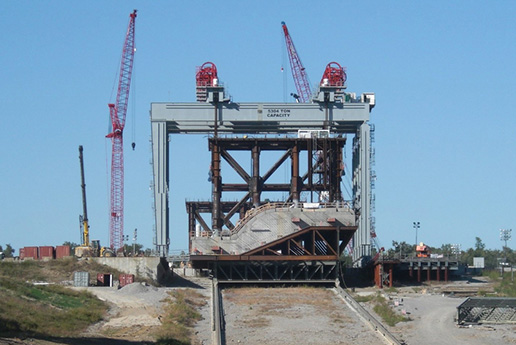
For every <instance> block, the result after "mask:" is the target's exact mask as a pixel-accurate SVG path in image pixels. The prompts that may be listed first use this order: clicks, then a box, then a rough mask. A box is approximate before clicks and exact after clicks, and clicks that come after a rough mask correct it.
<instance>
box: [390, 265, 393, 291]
mask: <svg viewBox="0 0 516 345" xmlns="http://www.w3.org/2000/svg"><path fill="white" fill-rule="evenodd" d="M392 275H393V269H392V264H389V287H392V280H393V278H392Z"/></svg>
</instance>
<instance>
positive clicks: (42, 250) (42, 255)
mask: <svg viewBox="0 0 516 345" xmlns="http://www.w3.org/2000/svg"><path fill="white" fill-rule="evenodd" d="M53 258H55V255H54V247H52V246H41V247H39V259H40V260H43V259H47V260H48V259H53Z"/></svg>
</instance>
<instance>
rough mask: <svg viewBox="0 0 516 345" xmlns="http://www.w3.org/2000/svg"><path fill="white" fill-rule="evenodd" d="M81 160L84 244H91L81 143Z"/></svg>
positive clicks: (80, 146)
mask: <svg viewBox="0 0 516 345" xmlns="http://www.w3.org/2000/svg"><path fill="white" fill-rule="evenodd" d="M79 161H80V163H81V189H82V219H81V222H82V245H83V246H86V247H87V246H89V245H90V227H89V224H88V208H87V207H86V183H85V181H84V161H83V158H82V145H79Z"/></svg>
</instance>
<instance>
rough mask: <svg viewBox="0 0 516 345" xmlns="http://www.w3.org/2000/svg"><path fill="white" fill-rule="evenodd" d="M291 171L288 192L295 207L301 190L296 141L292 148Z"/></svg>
mask: <svg viewBox="0 0 516 345" xmlns="http://www.w3.org/2000/svg"><path fill="white" fill-rule="evenodd" d="M291 157H292V172H291V180H290V193H291V194H292V201H293V202H294V205H295V206H296V207H297V205H298V203H299V198H300V195H299V194H300V191H301V187H302V186H301V184H302V181H301V177H300V176H299V147H298V145H297V143H296V145H294V147H293V148H292V154H291Z"/></svg>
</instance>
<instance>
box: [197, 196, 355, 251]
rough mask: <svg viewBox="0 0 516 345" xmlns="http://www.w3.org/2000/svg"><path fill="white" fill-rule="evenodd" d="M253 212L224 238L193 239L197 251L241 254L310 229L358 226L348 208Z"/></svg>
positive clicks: (267, 207)
mask: <svg viewBox="0 0 516 345" xmlns="http://www.w3.org/2000/svg"><path fill="white" fill-rule="evenodd" d="M314 205H315V206H314ZM253 211H254V212H252V214H250V215H248V217H246V218H243V219H242V220H241V224H237V226H236V227H235V229H234V231H232V232H228V233H227V234H225V235H224V234H223V236H213V237H195V238H194V239H193V240H192V246H193V248H194V252H195V253H197V254H232V255H239V254H242V253H245V252H248V251H250V250H251V249H254V248H256V247H257V246H259V245H264V244H266V243H270V242H272V241H275V240H277V239H278V238H282V237H284V236H287V235H290V234H292V233H294V232H296V231H298V230H300V229H303V228H306V227H307V226H333V225H334V224H335V223H336V222H338V223H339V224H340V225H341V226H350V227H351V226H354V225H355V214H354V212H353V210H352V209H351V208H350V207H349V206H345V205H342V207H337V205H323V204H319V203H316V204H309V205H307V208H293V205H288V204H287V205H284V206H283V207H277V206H275V205H272V204H265V205H263V206H261V207H260V208H258V209H255V210H253Z"/></svg>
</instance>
